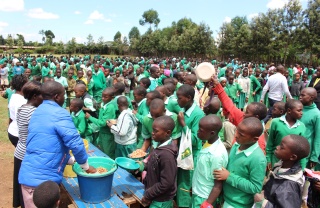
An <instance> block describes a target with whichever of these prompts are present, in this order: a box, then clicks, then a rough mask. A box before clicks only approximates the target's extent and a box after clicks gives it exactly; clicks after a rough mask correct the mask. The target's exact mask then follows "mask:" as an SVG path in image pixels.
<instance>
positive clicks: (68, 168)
mask: <svg viewBox="0 0 320 208" xmlns="http://www.w3.org/2000/svg"><path fill="white" fill-rule="evenodd" d="M82 140H83V144H84V148H85V149H86V151H87V152H88V149H89V142H88V140H86V139H82ZM70 155H71V156H72V151H71V150H70ZM63 176H64V177H68V178H75V177H77V174H76V173H75V172H73V170H72V165H66V167H65V168H64V171H63Z"/></svg>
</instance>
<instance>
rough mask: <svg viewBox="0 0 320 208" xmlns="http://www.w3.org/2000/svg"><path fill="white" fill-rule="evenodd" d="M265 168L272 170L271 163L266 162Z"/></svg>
mask: <svg viewBox="0 0 320 208" xmlns="http://www.w3.org/2000/svg"><path fill="white" fill-rule="evenodd" d="M267 169H268V171H271V170H272V164H271V163H268V164H267Z"/></svg>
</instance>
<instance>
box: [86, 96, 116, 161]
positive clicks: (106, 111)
mask: <svg viewBox="0 0 320 208" xmlns="http://www.w3.org/2000/svg"><path fill="white" fill-rule="evenodd" d="M109 119H116V109H115V107H114V105H113V104H112V101H110V102H108V103H106V104H104V103H101V108H100V112H99V118H98V119H97V118H94V117H92V116H90V118H89V121H91V122H92V123H94V124H96V125H97V126H99V127H100V131H99V138H98V144H99V145H100V147H101V149H102V151H103V152H104V153H105V154H107V155H108V156H109V157H110V158H112V159H115V149H116V143H115V141H114V136H113V134H112V133H111V132H110V128H109V127H108V126H107V123H106V122H107V120H109Z"/></svg>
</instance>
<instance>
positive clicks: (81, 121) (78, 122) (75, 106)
mask: <svg viewBox="0 0 320 208" xmlns="http://www.w3.org/2000/svg"><path fill="white" fill-rule="evenodd" d="M83 105H84V104H83V100H81V99H79V98H75V99H73V100H72V101H71V103H70V112H71V117H72V121H73V123H74V125H75V126H76V128H77V130H78V132H79V134H80V136H81V138H84V139H86V140H88V141H89V142H92V130H91V129H90V128H89V126H88V121H87V119H86V117H85V114H84V112H83V110H82V108H83Z"/></svg>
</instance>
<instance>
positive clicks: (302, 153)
mask: <svg viewBox="0 0 320 208" xmlns="http://www.w3.org/2000/svg"><path fill="white" fill-rule="evenodd" d="M287 137H290V139H291V140H292V141H293V143H294V144H293V145H292V146H291V151H292V153H293V154H295V155H297V157H298V160H301V159H303V158H305V157H307V156H308V155H309V154H310V144H309V142H308V140H307V139H306V138H304V137H303V136H300V135H296V134H289V135H288V136H287Z"/></svg>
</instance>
